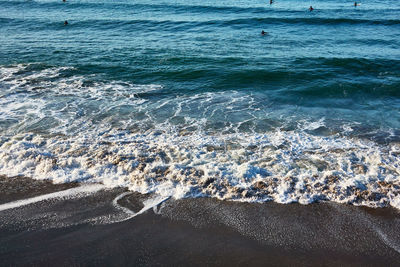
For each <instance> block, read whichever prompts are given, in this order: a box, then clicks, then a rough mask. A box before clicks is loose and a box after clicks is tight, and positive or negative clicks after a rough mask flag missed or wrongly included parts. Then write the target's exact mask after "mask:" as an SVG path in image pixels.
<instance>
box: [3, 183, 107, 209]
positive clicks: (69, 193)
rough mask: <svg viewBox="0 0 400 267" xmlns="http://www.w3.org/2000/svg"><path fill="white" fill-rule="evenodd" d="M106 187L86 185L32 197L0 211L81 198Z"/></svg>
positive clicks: (10, 204)
mask: <svg viewBox="0 0 400 267" xmlns="http://www.w3.org/2000/svg"><path fill="white" fill-rule="evenodd" d="M104 188H105V186H104V185H101V184H85V185H82V186H79V187H76V188H71V189H67V190H63V191H58V192H54V193H50V194H45V195H41V196H37V197H32V198H27V199H21V200H17V201H12V202H9V203H5V204H2V205H0V211H5V210H9V209H14V208H18V207H22V206H26V205H29V204H33V203H36V202H40V201H44V200H50V199H60V198H62V199H65V198H72V197H75V196H81V195H89V194H93V193H95V192H97V191H99V190H102V189H104Z"/></svg>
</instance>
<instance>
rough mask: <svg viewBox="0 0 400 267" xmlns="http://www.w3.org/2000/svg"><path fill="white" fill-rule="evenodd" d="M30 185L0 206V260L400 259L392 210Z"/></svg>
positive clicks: (384, 261) (388, 261) (20, 262)
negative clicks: (31, 194)
mask: <svg viewBox="0 0 400 267" xmlns="http://www.w3.org/2000/svg"><path fill="white" fill-rule="evenodd" d="M2 179H4V177H3V178H2ZM7 179H8V180H13V181H14V183H12V182H8V183H2V184H3V187H2V188H3V189H9V190H8V191H12V189H13V188H15V186H16V185H17V184H18V182H17V181H21V180H23V179H24V178H18V177H14V178H12V179H11V178H7ZM38 184H40V185H41V187H42V188H43V189H44V190H46V189H47V190H51V191H54V192H52V193H47V194H44V195H37V196H35V197H33V198H36V199H39V198H41V201H38V202H31V203H30V204H26V205H23V206H18V207H17V206H14V207H13V208H10V209H7V210H4V209H3V210H2V211H1V212H0V226H1V227H0V233H1V235H0V236H1V237H0V248H1V249H0V258H1V259H2V262H3V263H4V264H18V265H23V264H38V263H41V264H85V265H86V264H96V263H98V264H99V263H101V264H107V263H109V264H110V265H118V264H132V263H136V264H144V265H149V264H163V265H170V264H179V263H180V264H182V263H193V264H204V263H207V262H208V264H211V265H219V264H223V265H226V264H239V265H241V263H245V262H246V263H247V264H249V263H251V264H253V265H263V264H265V262H270V263H271V264H278V263H279V264H280V265H292V264H296V265H304V266H310V265H312V266H314V265H318V266H320V264H321V263H322V262H323V264H324V265H327V266H334V265H337V264H341V265H351V264H367V265H382V264H385V265H386V264H389V265H392V264H395V263H396V262H398V261H399V260H400V253H399V250H398V248H399V244H400V236H399V234H398V231H397V230H396V229H398V227H399V226H400V225H398V224H399V222H398V212H397V211H396V210H394V209H388V208H386V209H380V210H374V209H369V208H360V207H353V206H348V205H340V204H334V203H330V204H328V203H325V204H317V205H315V204H313V205H309V206H302V205H299V204H291V205H281V204H275V203H272V202H270V203H266V204H254V203H253V204H252V203H237V202H236V203H235V202H225V201H218V200H214V199H209V198H202V199H183V200H174V199H160V198H158V196H155V195H141V194H137V193H131V192H128V191H126V189H123V188H119V189H117V188H114V189H107V188H104V187H103V186H99V185H86V186H85V185H83V186H78V187H73V188H72V189H64V188H62V185H60V186H59V187H60V189H61V190H58V189H57V186H54V185H51V184H49V183H47V182H44V181H42V182H37V181H36V182H35V181H32V182H31V184H26V186H25V187H24V188H25V193H29V192H31V190H35V187H36V186H37V185H38ZM51 187H53V188H51ZM85 187H86V189H84V188H85ZM49 188H51V189H49ZM88 188H91V190H88ZM78 191H80V192H83V191H85V193H80V194H76V192H78ZM88 191H91V192H90V193H88ZM67 192H70V193H67ZM49 195H53V196H55V195H58V196H60V197H52V198H49V197H48V196H49ZM46 196H47V197H46ZM21 197H23V195H15V194H14V195H9V198H8V199H4V200H6V201H8V202H7V203H3V204H2V205H1V206H0V207H4V206H5V205H6V206H7V205H9V203H17V201H18V200H19V201H20V203H21V201H23V200H22V199H20V198H21ZM30 199H32V198H30ZM21 242H23V244H24V245H22V243H21ZM168 244H169V245H168ZM161 251H164V252H163V253H161ZM48 252H49V253H48ZM15 253H17V254H18V255H19V256H18V257H17V258H14V257H12V255H15ZM231 253H234V255H231V256H229V257H228V256H227V255H230V254H231ZM235 253H238V254H237V255H236V254H235ZM164 255H179V257H167V258H166V257H164ZM239 255H240V256H239ZM306 255H307V256H306Z"/></svg>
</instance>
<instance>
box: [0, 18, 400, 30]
mask: <svg viewBox="0 0 400 267" xmlns="http://www.w3.org/2000/svg"><path fill="white" fill-rule="evenodd" d="M61 22H62V21H61ZM71 22H72V23H71ZM0 23H2V24H6V25H7V26H18V25H20V26H23V27H29V28H30V29H33V30H34V29H44V28H45V29H49V27H50V28H53V29H64V27H60V26H63V25H62V23H60V21H49V20H47V19H44V18H42V19H15V18H1V19H0ZM70 24H71V25H69V28H68V29H69V30H72V29H81V28H85V29H93V30H108V29H112V30H116V29H121V30H126V31H128V32H132V31H135V30H141V31H150V32H154V31H156V32H160V31H161V32H165V31H169V30H174V31H188V30H199V29H207V28H215V27H218V28H219V29H221V28H237V27H239V26H240V27H254V26H257V27H261V26H270V25H279V24H282V25H287V24H289V25H296V24H301V25H318V26H330V25H333V26H334V25H341V24H349V25H386V26H391V25H399V24H400V20H397V19H379V20H372V19H371V20H370V19H349V18H321V17H313V18H304V17H294V18H277V17H246V18H240V19H232V18H226V19H210V20H206V21H193V20H168V19H132V18H126V19H107V18H104V19H84V20H70Z"/></svg>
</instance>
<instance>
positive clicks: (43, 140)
mask: <svg viewBox="0 0 400 267" xmlns="http://www.w3.org/2000/svg"><path fill="white" fill-rule="evenodd" d="M310 5H312V6H313V7H314V8H315V10H314V11H313V12H309V11H308V7H309V6H310ZM65 20H68V22H69V24H68V25H67V26H64V21H65ZM261 30H264V31H266V32H268V34H267V35H261V34H260V33H261ZM0 174H4V175H7V176H10V177H11V176H15V175H25V176H29V177H32V178H34V179H50V180H52V181H54V182H55V183H64V182H73V181H78V182H85V183H86V182H87V183H102V184H104V185H106V186H109V187H117V186H124V187H128V188H129V189H131V190H133V191H138V192H141V193H155V194H157V195H160V196H161V197H174V198H187V197H215V198H219V199H226V200H235V201H248V202H265V201H276V202H279V203H291V202H299V203H302V204H308V203H312V202H318V201H335V202H340V203H350V204H354V205H366V206H371V207H385V206H393V207H396V208H400V6H399V3H398V2H397V1H389V0H370V1H365V2H361V5H360V6H358V7H354V5H353V2H352V1H339V0H335V1H334V0H324V1H317V0H310V1H299V0H276V1H275V3H273V4H272V5H270V4H269V2H267V1H261V0H246V1H245V0H239V1H237V0H235V1H234V0H222V1H217V0H201V1H200V0H193V1H189V0H170V1H162V0H153V1H149V0H137V1H134V0H119V1H112V0H67V2H65V3H63V2H62V1H61V0H35V1H34V0H32V1H28V0H26V1H23V0H21V1H18V0H0ZM10 179H11V178H10Z"/></svg>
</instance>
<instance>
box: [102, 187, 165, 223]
mask: <svg viewBox="0 0 400 267" xmlns="http://www.w3.org/2000/svg"><path fill="white" fill-rule="evenodd" d="M130 194H131V192H124V193H122V194H120V195H118V196H117V197H116V198H115V199H114V200H113V202H112V203H113V206H114V207H115V208H116V209H118V210H121V211H123V212H124V213H125V214H126V215H127V216H126V217H124V218H119V219H114V220H109V221H107V223H108V224H111V223H119V222H124V221H127V220H130V219H132V218H134V217H136V216H138V215H140V214H143V213H144V212H146V211H148V210H149V209H153V208H156V207H157V206H158V205H160V204H161V203H163V202H164V201H166V200H168V199H169V198H170V197H162V196H159V195H154V196H152V197H151V198H148V199H146V200H145V201H143V208H142V209H141V210H139V211H138V212H133V211H131V210H130V209H128V208H126V207H123V206H121V205H119V204H118V201H119V200H120V199H122V198H124V197H125V196H127V195H130ZM103 223H104V222H103Z"/></svg>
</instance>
